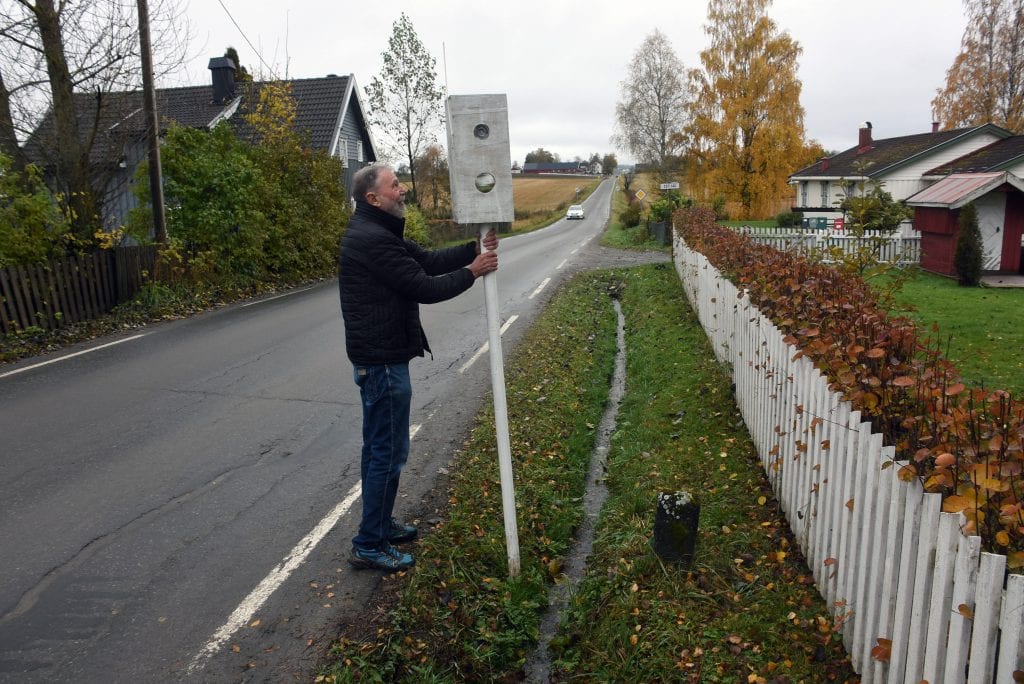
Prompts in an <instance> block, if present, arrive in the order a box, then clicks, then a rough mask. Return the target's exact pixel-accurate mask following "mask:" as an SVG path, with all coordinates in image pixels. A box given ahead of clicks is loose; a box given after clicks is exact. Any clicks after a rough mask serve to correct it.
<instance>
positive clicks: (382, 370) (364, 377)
mask: <svg viewBox="0 0 1024 684" xmlns="http://www.w3.org/2000/svg"><path fill="white" fill-rule="evenodd" d="M352 372H353V375H354V377H355V381H356V385H358V386H359V392H360V394H361V396H362V398H363V402H364V403H370V404H372V403H374V402H376V401H378V400H379V399H380V398H381V397H383V396H384V393H385V392H386V391H387V388H388V376H387V367H386V366H355V367H354V368H353V369H352Z"/></svg>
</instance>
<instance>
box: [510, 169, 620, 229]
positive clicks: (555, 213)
mask: <svg viewBox="0 0 1024 684" xmlns="http://www.w3.org/2000/svg"><path fill="white" fill-rule="evenodd" d="M600 182H601V178H600V176H548V175H545V176H513V177H512V202H513V205H514V206H515V210H516V220H515V223H514V224H512V231H513V232H518V231H522V230H531V229H533V228H537V227H540V226H541V225H547V224H548V223H552V222H553V221H555V220H557V219H559V218H561V217H562V215H563V214H564V213H565V210H566V209H567V208H568V207H569V205H570V204H579V203H580V202H582V201H583V200H584V198H586V197H588V196H589V195H590V193H591V192H593V191H594V189H595V188H596V187H597V186H598V184H599V183H600ZM576 188H579V189H580V193H579V198H578V199H577V196H576Z"/></svg>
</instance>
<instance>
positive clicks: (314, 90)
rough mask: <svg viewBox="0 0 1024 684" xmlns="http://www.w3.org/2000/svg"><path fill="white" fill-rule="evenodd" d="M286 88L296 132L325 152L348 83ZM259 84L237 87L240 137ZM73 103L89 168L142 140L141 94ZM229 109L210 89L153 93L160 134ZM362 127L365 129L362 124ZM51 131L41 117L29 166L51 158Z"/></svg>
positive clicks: (333, 80) (85, 97)
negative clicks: (89, 141) (87, 143)
mask: <svg viewBox="0 0 1024 684" xmlns="http://www.w3.org/2000/svg"><path fill="white" fill-rule="evenodd" d="M289 83H290V84H291V90H292V97H293V99H294V100H295V106H296V116H295V128H296V130H298V131H300V132H302V133H304V134H306V135H308V139H309V144H310V146H311V147H312V148H314V149H318V150H326V149H327V148H328V147H329V145H330V144H331V140H332V138H333V135H334V131H335V129H336V127H337V125H338V117H339V115H340V114H341V105H342V103H343V101H344V99H345V93H346V91H347V89H348V87H349V77H347V76H325V77H322V78H307V79H295V80H292V81H289ZM263 84H264V83H263V82H259V83H254V84H248V83H239V84H236V93H237V94H238V95H241V96H242V103H241V105H240V106H239V108H238V112H237V113H235V114H234V116H232V117H231V119H230V121H231V125H232V126H233V127H234V128H235V130H236V132H237V133H238V134H239V135H240V136H245V137H250V138H251V136H252V130H251V128H250V127H249V125H248V123H246V121H245V119H244V114H245V113H246V112H247V111H249V109H250V107H251V105H252V102H255V98H258V95H255V93H256V92H258V89H259V88H260V86H262V85H263ZM75 103H76V107H77V110H78V125H79V130H80V132H81V135H82V136H83V137H85V136H88V135H90V134H91V133H92V132H93V131H95V135H94V142H93V147H92V151H91V155H90V161H91V162H92V163H93V164H97V165H104V164H112V163H117V161H118V160H119V159H120V158H121V156H122V155H123V153H124V148H125V145H126V144H128V143H130V142H132V141H134V140H138V139H139V138H140V137H142V136H143V135H144V134H145V131H146V120H145V114H144V111H143V101H142V91H133V92H123V93H116V92H115V93H104V94H102V95H97V94H95V93H76V94H75ZM229 105H230V102H229V103H226V104H220V103H216V102H214V101H213V86H212V85H203V86H186V87H181V88H160V89H158V90H157V92H156V106H157V113H158V116H159V120H160V128H161V131H162V132H164V131H166V130H167V129H168V128H170V126H171V125H172V124H178V125H180V126H186V127H189V128H205V127H207V126H209V124H210V123H211V122H213V121H214V120H215V119H216V118H217V117H218V116H220V115H222V114H223V113H224V112H225V110H226V108H227V107H228V106H229ZM363 123H364V125H365V122H363ZM53 129H54V125H53V117H52V116H47V117H45V118H44V120H43V122H42V123H41V124H40V126H39V127H38V128H37V129H36V130H35V132H33V134H32V136H31V137H30V138H29V139H28V141H27V142H26V143H25V151H26V154H27V155H28V157H29V159H30V160H32V161H37V162H46V161H48V159H49V157H50V156H51V155H49V154H48V152H49V151H50V150H51V149H52V147H53V142H52V141H53V139H54V131H53Z"/></svg>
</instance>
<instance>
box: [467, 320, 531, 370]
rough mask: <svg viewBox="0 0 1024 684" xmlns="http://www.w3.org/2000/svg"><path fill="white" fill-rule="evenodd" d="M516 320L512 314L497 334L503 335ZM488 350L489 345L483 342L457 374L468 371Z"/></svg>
mask: <svg viewBox="0 0 1024 684" xmlns="http://www.w3.org/2000/svg"><path fill="white" fill-rule="evenodd" d="M517 318H519V314H512V315H511V316H509V317H508V320H507V321H505V325H503V326H501V331H500V332H499V333H498V334H500V335H504V334H505V331H506V330H508V328H509V326H510V325H512V323H514V322H515V320H516V319H517ZM490 348H491V343H490V342H484V346H482V347H480V348H479V349H477V350H476V353H475V354H473V357H472V358H471V359H470V360H469V361H467V362H466V363H464V364H463V365H462V368H460V369H459V372H460V373H465V372H466V371H467V370H469V367H470V366H472V365H473V364H474V363H476V360H477V359H479V358H480V357H481V356H483V355H484V354H486V353H487V350H489V349H490Z"/></svg>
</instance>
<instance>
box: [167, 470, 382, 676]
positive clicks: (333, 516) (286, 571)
mask: <svg viewBox="0 0 1024 684" xmlns="http://www.w3.org/2000/svg"><path fill="white" fill-rule="evenodd" d="M361 492H362V490H361V486H360V483H358V482H357V483H355V484H354V485H352V489H350V490H348V494H346V495H345V498H344V499H343V500H342V501H341V503H339V504H338V505H337V506H335V507H334V509H333V510H332V511H331V512H330V513H328V514H327V517H325V518H324V519H323V520H321V521H320V522H319V523H317V526H316V527H314V528H313V531H312V532H310V533H309V534H307V535H306V536H305V537H303V539H302V541H300V542H299V543H298V544H296V545H295V548H293V549H292V550H291V552H290V553H289V554H288V555H287V556H285V557H284V559H283V560H282V561H281V562H280V563H279V564H278V565H277V567H275V568H274V569H273V570H271V571H270V574H269V575H267V576H266V577H265V578H263V581H262V582H260V583H259V584H258V585H257V586H256V588H255V589H253V590H252V592H250V593H249V595H248V596H246V597H245V599H243V600H242V602H241V603H240V604H239V605H238V607H237V608H235V611H234V612H233V613H231V616H230V617H229V618H228V621H227V622H225V623H224V625H223V626H222V627H221V628H220V629H218V630H217V631H216V632H214V633H213V636H212V637H210V640H209V641H207V642H206V645H205V646H203V648H202V649H201V650H200V651H199V653H197V654H196V656H195V657H194V658H193V659H192V662H191V663H190V664H189V666H188V670H187V673H188V674H194V673H195V672H196V671H197V670H201V669H202V668H203V666H204V665H205V664H206V661H207V659H208V658H209V657H210V656H212V655H213V654H214V653H216V652H217V651H218V650H220V647H221V646H223V645H224V643H225V642H227V640H228V639H230V638H231V636H232V635H233V634H234V633H235V632H237V631H238V630H239V629H241V628H242V627H244V626H245V625H246V624H248V623H249V620H250V619H251V618H252V616H253V615H255V614H256V611H257V610H259V609H260V607H261V606H262V605H263V604H264V603H265V602H266V600H267V599H268V598H270V595H271V594H273V593H274V592H275V591H276V590H277V588H278V587H280V586H281V585H282V584H284V581H285V580H287V579H288V576H289V575H291V574H292V572H293V571H294V570H295V569H296V568H298V567H299V565H301V564H302V562H303V561H305V560H306V558H307V557H308V556H309V554H310V553H311V552H312V551H313V549H314V548H316V545H317V544H319V543H320V541H321V540H322V539H323V538H324V537H325V536H327V533H328V532H330V531H331V528H333V527H334V526H335V525H336V524H337V522H338V520H340V519H341V516H343V515H345V514H346V513H348V510H349V509H350V508H352V504H354V503H355V502H356V500H357V499H358V498H359V496H360V494H361Z"/></svg>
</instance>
